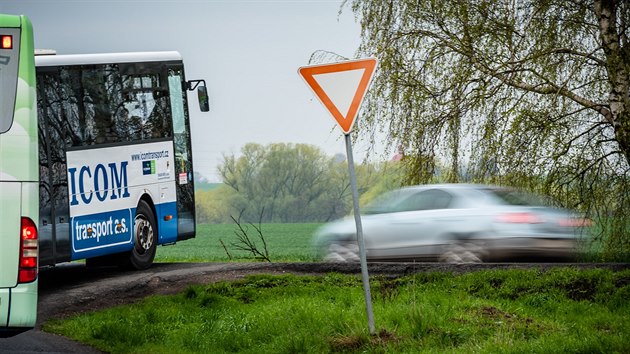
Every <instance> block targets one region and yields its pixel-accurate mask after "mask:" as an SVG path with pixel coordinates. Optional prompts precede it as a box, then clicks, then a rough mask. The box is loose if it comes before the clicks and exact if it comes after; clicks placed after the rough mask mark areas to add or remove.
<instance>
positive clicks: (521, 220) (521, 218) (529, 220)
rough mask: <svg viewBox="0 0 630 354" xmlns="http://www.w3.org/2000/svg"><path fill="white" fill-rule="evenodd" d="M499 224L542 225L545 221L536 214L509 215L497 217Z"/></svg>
mask: <svg viewBox="0 0 630 354" xmlns="http://www.w3.org/2000/svg"><path fill="white" fill-rule="evenodd" d="M497 221H498V222H504V223H510V224H540V223H543V220H542V219H541V218H540V217H539V216H538V215H536V214H532V213H507V214H502V215H499V216H498V217H497Z"/></svg>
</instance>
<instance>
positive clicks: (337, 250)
mask: <svg viewBox="0 0 630 354" xmlns="http://www.w3.org/2000/svg"><path fill="white" fill-rule="evenodd" d="M324 261H326V262H358V261H359V245H358V244H357V243H356V242H331V243H330V244H329V245H328V248H327V250H326V255H325V256H324Z"/></svg>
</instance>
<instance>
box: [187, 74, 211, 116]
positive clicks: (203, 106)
mask: <svg viewBox="0 0 630 354" xmlns="http://www.w3.org/2000/svg"><path fill="white" fill-rule="evenodd" d="M186 88H187V89H188V90H189V91H193V90H194V89H197V98H198V99H199V110H200V111H202V112H208V111H210V101H209V100H208V89H207V88H206V81H205V80H190V81H187V82H186Z"/></svg>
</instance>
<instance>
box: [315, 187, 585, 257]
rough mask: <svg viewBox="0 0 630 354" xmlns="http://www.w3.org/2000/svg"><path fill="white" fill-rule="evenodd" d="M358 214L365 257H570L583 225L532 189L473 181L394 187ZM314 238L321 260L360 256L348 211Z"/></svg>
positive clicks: (579, 218)
mask: <svg viewBox="0 0 630 354" xmlns="http://www.w3.org/2000/svg"><path fill="white" fill-rule="evenodd" d="M362 214H363V215H362V216H361V224H362V228H363V237H364V241H365V248H366V254H367V259H368V261H441V262H454V263H461V262H482V261H518V260H526V259H536V260H543V259H553V260H571V259H574V258H575V256H576V255H577V253H576V252H577V251H576V246H577V243H578V241H579V239H580V237H581V234H582V230H583V227H584V226H587V225H588V223H589V221H588V220H587V219H584V218H581V217H579V216H578V215H577V214H575V213H573V212H571V211H568V210H563V209H556V208H551V207H546V206H544V205H543V204H542V203H540V202H539V201H538V200H537V198H536V197H535V196H533V195H529V194H525V193H521V192H519V191H517V190H513V189H508V188H502V187H495V186H486V185H471V184H442V185H424V186H414V187H406V188H402V189H398V190H395V191H392V192H389V193H386V194H384V195H382V196H380V197H379V198H377V200H375V201H374V202H373V203H371V204H370V205H368V206H366V207H365V208H363V210H362ZM314 244H315V247H316V250H317V252H318V254H319V256H320V257H321V258H322V259H324V260H326V261H332V262H355V261H358V260H359V256H358V254H359V247H358V244H357V237H356V223H355V220H354V217H347V218H345V219H342V220H338V221H335V222H332V223H328V224H326V225H324V226H322V227H321V228H320V229H318V230H317V231H316V234H315V238H314Z"/></svg>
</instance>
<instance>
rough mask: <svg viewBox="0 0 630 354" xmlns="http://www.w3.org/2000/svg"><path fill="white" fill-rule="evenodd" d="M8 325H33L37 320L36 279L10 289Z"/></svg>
mask: <svg viewBox="0 0 630 354" xmlns="http://www.w3.org/2000/svg"><path fill="white" fill-rule="evenodd" d="M10 293H11V314H10V316H9V323H8V326H9V327H33V325H34V324H35V321H36V320H37V311H33V309H36V308H37V280H35V281H34V282H32V283H27V284H20V285H18V286H17V287H15V288H12V289H10Z"/></svg>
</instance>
